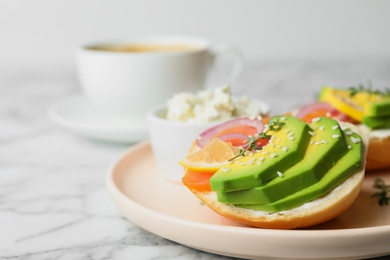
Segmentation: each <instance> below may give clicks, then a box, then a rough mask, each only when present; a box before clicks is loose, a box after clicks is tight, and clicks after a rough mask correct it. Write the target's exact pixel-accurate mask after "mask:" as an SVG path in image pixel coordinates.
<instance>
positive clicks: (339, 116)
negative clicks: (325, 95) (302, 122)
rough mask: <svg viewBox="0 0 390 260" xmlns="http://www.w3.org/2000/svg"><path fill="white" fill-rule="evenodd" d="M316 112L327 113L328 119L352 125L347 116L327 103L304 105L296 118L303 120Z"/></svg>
mask: <svg viewBox="0 0 390 260" xmlns="http://www.w3.org/2000/svg"><path fill="white" fill-rule="evenodd" d="M316 110H325V111H328V113H329V117H331V118H333V119H336V120H339V121H344V122H351V123H354V120H353V119H352V118H351V117H349V116H348V115H347V114H344V113H343V112H341V111H339V110H337V109H336V108H334V107H333V106H332V105H330V104H329V103H327V102H314V103H311V104H308V105H305V106H303V107H301V109H299V111H298V113H297V115H296V117H298V118H303V117H304V116H306V115H307V114H310V113H312V112H313V111H316Z"/></svg>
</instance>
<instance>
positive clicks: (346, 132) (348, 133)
mask: <svg viewBox="0 0 390 260" xmlns="http://www.w3.org/2000/svg"><path fill="white" fill-rule="evenodd" d="M344 133H345V134H346V135H352V134H353V132H352V131H345V132H344Z"/></svg>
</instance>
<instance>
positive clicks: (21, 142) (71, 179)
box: [0, 61, 390, 260]
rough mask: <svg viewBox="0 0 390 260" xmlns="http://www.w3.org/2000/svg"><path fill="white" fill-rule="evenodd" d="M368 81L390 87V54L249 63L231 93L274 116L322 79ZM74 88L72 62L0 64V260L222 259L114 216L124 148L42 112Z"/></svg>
mask: <svg viewBox="0 0 390 260" xmlns="http://www.w3.org/2000/svg"><path fill="white" fill-rule="evenodd" d="M222 74H223V71H222V70H221V72H219V76H221V75H222ZM213 80H215V81H216V82H218V75H217V77H216V78H215V79H213ZM368 80H372V82H373V83H374V84H377V85H379V86H389V85H390V61H387V62H386V61H364V62H363V61H349V62H307V63H294V62H287V63H276V62H275V63H252V64H251V65H249V66H247V68H246V71H245V73H244V75H243V77H242V79H241V81H240V82H239V83H237V85H236V86H233V90H234V91H235V93H237V94H240V95H241V94H247V95H251V96H254V97H257V98H260V99H264V100H265V101H267V102H269V103H270V104H271V105H272V112H273V113H279V112H285V111H287V110H288V109H290V108H292V107H294V106H296V105H298V104H300V103H302V102H305V101H308V100H310V99H311V98H313V97H314V95H315V93H316V91H317V90H318V88H319V87H320V86H321V85H324V84H334V85H347V86H349V85H353V84H358V83H366V82H367V81H368ZM77 93H79V88H78V82H77V77H76V75H75V72H74V68H64V67H61V66H58V67H56V66H47V67H46V66H24V67H20V68H7V67H5V66H3V67H1V69H0V259H23V260H27V259H57V260H62V259H94V260H100V259H227V258H225V257H223V256H217V255H213V254H208V253H205V252H200V251H197V250H194V249H191V248H187V247H184V246H181V245H179V244H176V243H174V242H171V241H168V240H166V239H164V238H161V237H158V236H156V235H154V234H151V233H148V232H147V231H144V230H142V229H140V228H138V227H137V226H135V225H134V224H132V223H130V222H129V221H127V220H126V219H124V218H123V217H122V216H121V215H120V213H119V211H118V210H117V209H116V208H115V206H114V205H113V203H112V202H111V200H110V198H109V196H108V194H107V191H106V188H105V175H106V173H107V170H108V167H109V166H110V164H111V163H112V162H113V161H114V160H115V159H116V158H117V157H118V156H119V155H120V154H121V153H123V151H124V150H126V149H127V148H128V147H129V145H128V144H110V143H105V142H96V141H92V140H87V139H84V138H81V137H78V136H76V135H74V134H71V133H69V132H68V131H66V130H65V129H62V128H61V127H59V126H57V125H55V124H53V123H52V122H51V121H50V120H49V119H48V118H47V116H46V110H47V107H48V106H49V105H51V104H52V103H54V102H57V101H58V100H61V99H63V98H66V97H68V96H71V95H74V94H77Z"/></svg>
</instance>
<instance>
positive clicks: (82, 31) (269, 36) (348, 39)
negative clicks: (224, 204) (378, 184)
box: [0, 0, 390, 112]
mask: <svg viewBox="0 0 390 260" xmlns="http://www.w3.org/2000/svg"><path fill="white" fill-rule="evenodd" d="M389 13H390V1H386V0H371V1H363V0H318V1H311V0H292V1H291V0H277V1H264V0H245V1H242V0H212V1H210V0H158V1H157V0H56V1H52V0H12V1H11V0H0V32H1V34H0V37H1V38H0V83H1V82H2V81H3V82H6V84H10V82H14V83H12V84H14V85H17V84H19V85H20V84H30V85H31V83H32V82H34V81H35V82H37V83H38V82H39V83H38V84H36V85H42V88H44V87H43V84H42V83H41V82H43V81H44V82H45V83H44V84H45V85H53V86H62V87H58V88H54V89H51V90H50V91H51V92H52V93H53V94H54V93H55V94H56V95H55V96H56V97H57V98H58V99H60V98H62V97H64V96H67V95H71V94H74V93H77V92H78V91H79V83H78V79H77V71H76V66H75V50H76V49H77V47H79V46H80V45H83V44H85V43H91V42H99V41H111V40H112V41H115V40H125V39H127V38H130V37H132V36H134V35H150V34H172V35H190V36H200V37H205V38H208V39H210V41H212V42H215V43H220V42H228V43H233V44H235V45H237V46H238V47H239V48H240V49H241V50H242V52H243V53H244V55H245V58H246V62H247V66H246V67H245V70H244V74H243V75H242V77H241V78H240V80H239V82H237V83H236V84H234V86H232V89H233V92H235V93H236V94H240V95H241V94H247V95H252V96H255V97H259V98H262V97H263V96H264V95H266V96H268V97H269V98H270V99H269V100H268V101H269V102H270V103H275V102H278V100H279V96H278V95H275V93H282V94H283V95H284V97H285V98H286V99H287V98H288V96H289V94H290V93H291V92H292V91H294V92H299V94H300V96H301V100H300V102H299V103H304V102H306V100H308V99H311V98H312V97H313V95H314V94H313V93H316V92H317V91H318V89H319V88H320V87H321V86H322V85H324V84H332V85H335V86H351V85H357V84H361V83H363V84H367V82H370V81H371V82H372V83H373V85H374V86H379V87H389V86H390V85H389V80H388V79H389V76H388V75H390V33H389V27H390V15H389ZM226 61H228V58H226V60H223V61H222V62H221V61H219V63H217V73H216V74H213V75H214V77H211V79H210V84H211V85H212V86H220V85H221V84H223V82H221V80H220V79H223V78H225V75H226V73H228V71H227V70H228V69H229V68H230V67H229V66H226V64H229V62H226ZM218 64H224V65H225V67H224V66H223V65H218ZM22 74H23V79H20V77H19V75H22ZM215 75H216V76H215ZM22 80H23V82H20V81H22ZM35 88H37V86H35ZM61 90H62V92H61ZM308 90H311V92H310V91H308ZM270 94H273V95H270ZM52 98H53V97H52ZM296 103H297V102H295V103H294V102H289V104H288V105H285V107H281V108H280V109H279V110H278V108H277V107H276V109H274V111H275V112H279V111H282V110H285V109H288V108H289V106H295V105H297V104H296Z"/></svg>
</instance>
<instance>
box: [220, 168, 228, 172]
mask: <svg viewBox="0 0 390 260" xmlns="http://www.w3.org/2000/svg"><path fill="white" fill-rule="evenodd" d="M221 171H223V172H228V171H230V169H229V168H226V167H222V168H221Z"/></svg>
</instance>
